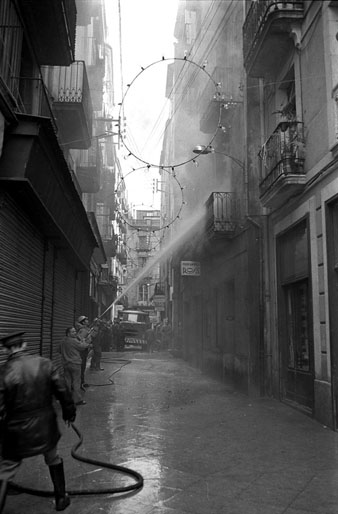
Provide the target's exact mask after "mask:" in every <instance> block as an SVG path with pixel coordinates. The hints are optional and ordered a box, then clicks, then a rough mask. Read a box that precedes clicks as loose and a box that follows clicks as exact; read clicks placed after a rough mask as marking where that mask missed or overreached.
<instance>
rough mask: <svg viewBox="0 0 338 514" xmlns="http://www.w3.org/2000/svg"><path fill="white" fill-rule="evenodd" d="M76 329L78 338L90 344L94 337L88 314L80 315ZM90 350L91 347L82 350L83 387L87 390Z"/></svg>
mask: <svg viewBox="0 0 338 514" xmlns="http://www.w3.org/2000/svg"><path fill="white" fill-rule="evenodd" d="M76 329H77V337H78V339H80V340H81V341H82V342H83V343H87V344H88V345H89V343H90V342H91V340H92V338H91V332H90V328H89V320H88V318H87V316H79V317H78V319H77V324H76ZM88 351H89V347H88V348H87V349H85V350H82V352H81V389H82V390H83V391H85V388H86V387H88V384H86V382H85V373H86V366H87V358H88Z"/></svg>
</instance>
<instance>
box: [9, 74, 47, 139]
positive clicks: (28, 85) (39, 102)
mask: <svg viewBox="0 0 338 514" xmlns="http://www.w3.org/2000/svg"><path fill="white" fill-rule="evenodd" d="M17 78H18V82H16V86H17V89H18V90H17V91H16V90H15V91H13V93H14V96H15V97H17V98H18V100H17V110H19V112H21V113H23V114H32V115H33V116H43V117H44V118H49V119H50V121H51V123H52V125H53V128H54V130H55V132H57V124H56V120H55V117H54V114H53V108H52V101H53V99H52V98H51V97H50V95H49V93H48V90H47V88H46V86H45V84H44V83H43V81H42V80H41V79H35V78H22V77H17Z"/></svg>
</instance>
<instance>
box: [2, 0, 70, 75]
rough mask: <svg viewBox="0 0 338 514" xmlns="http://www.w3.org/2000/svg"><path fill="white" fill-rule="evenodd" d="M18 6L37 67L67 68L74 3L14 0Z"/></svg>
mask: <svg viewBox="0 0 338 514" xmlns="http://www.w3.org/2000/svg"><path fill="white" fill-rule="evenodd" d="M5 1H8V0H5ZM17 4H18V6H19V9H20V14H21V16H22V18H23V21H24V24H25V26H26V27H27V30H28V32H29V34H30V41H31V43H32V45H33V48H34V51H35V55H36V56H37V59H38V62H39V64H41V65H51V66H55V65H58V66H69V65H70V64H71V63H72V62H73V61H74V55H75V29H76V4H75V0H67V1H66V0H43V1H42V0H29V1H27V0H17Z"/></svg>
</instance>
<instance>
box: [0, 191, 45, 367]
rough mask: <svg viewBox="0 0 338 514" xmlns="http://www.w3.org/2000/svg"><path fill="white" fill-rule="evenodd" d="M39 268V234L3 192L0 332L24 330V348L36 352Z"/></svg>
mask: <svg viewBox="0 0 338 514" xmlns="http://www.w3.org/2000/svg"><path fill="white" fill-rule="evenodd" d="M43 270H44V239H43V236H42V234H41V233H40V232H38V231H37V230H36V228H35V227H34V225H32V224H31V223H30V221H29V220H28V219H27V218H26V216H25V214H24V213H23V211H21V209H20V208H19V207H18V206H17V205H16V204H15V203H14V202H13V201H12V200H11V198H10V197H8V196H5V195H4V196H3V197H2V204H1V208H0V333H1V334H3V333H6V332H8V331H9V330H15V329H18V330H20V329H23V330H25V332H26V335H25V338H26V340H27V343H28V351H29V352H30V353H36V354H39V353H40V351H41V318H42V303H43V273H44V272H43ZM1 352H2V353H1V354H0V360H2V361H3V360H4V358H5V355H4V352H3V351H2V350H1Z"/></svg>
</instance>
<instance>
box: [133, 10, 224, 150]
mask: <svg viewBox="0 0 338 514" xmlns="http://www.w3.org/2000/svg"><path fill="white" fill-rule="evenodd" d="M216 1H217V0H213V2H212V3H211V4H210V5H209V7H208V10H207V12H206V14H205V18H204V20H203V22H202V23H201V26H200V28H199V31H198V33H197V35H196V38H195V41H194V43H193V44H192V46H191V48H190V51H189V52H188V53H187V57H190V55H191V52H192V48H193V46H194V44H195V43H196V41H197V40H198V37H199V35H200V34H201V31H202V29H203V26H204V24H205V23H206V20H207V17H208V15H209V12H210V11H211V9H212V7H213V4H214V3H215V2H216ZM219 8H220V4H219V6H218V7H217V9H216V11H215V13H214V15H213V17H212V19H211V21H210V22H209V25H208V27H207V28H206V30H205V31H204V35H203V38H204V37H205V34H206V32H207V30H208V28H209V27H210V25H211V23H212V20H213V19H214V17H215V15H216V13H217V12H218V10H219ZM203 38H202V40H203ZM191 60H192V59H191ZM186 64H187V63H186V62H184V63H183V66H182V68H181V70H180V72H179V74H178V77H177V81H176V82H175V84H173V85H172V87H171V91H170V93H169V94H168V97H167V100H166V101H165V103H167V102H168V101H170V99H171V97H172V95H173V94H174V90H175V88H176V91H177V90H178V88H179V86H180V82H182V81H183V78H184V73H187V71H186V72H184V68H185V65H186ZM181 75H182V77H181ZM164 108H165V105H164V106H163V107H162V110H161V112H160V114H159V116H158V118H157V120H156V122H155V125H154V127H153V129H152V131H151V133H150V135H149V136H148V139H147V140H146V142H145V144H144V147H143V149H144V148H145V146H146V144H147V143H148V141H149V140H150V137H151V136H152V134H153V133H154V131H155V130H156V129H157V125H158V124H159V119H160V117H161V116H162V113H163V111H164ZM166 128H167V127H166ZM166 128H165V129H164V130H163V131H162V133H161V134H160V135H159V137H158V140H157V142H156V145H157V144H158V143H159V141H160V139H161V138H162V137H163V135H164V133H165V130H166ZM156 145H155V146H156Z"/></svg>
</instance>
